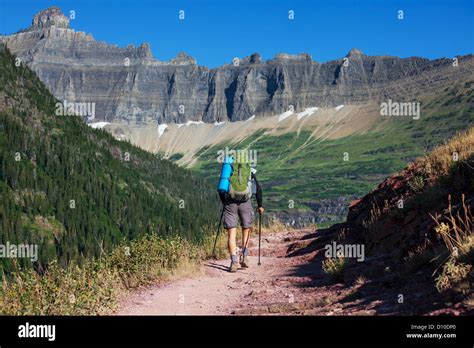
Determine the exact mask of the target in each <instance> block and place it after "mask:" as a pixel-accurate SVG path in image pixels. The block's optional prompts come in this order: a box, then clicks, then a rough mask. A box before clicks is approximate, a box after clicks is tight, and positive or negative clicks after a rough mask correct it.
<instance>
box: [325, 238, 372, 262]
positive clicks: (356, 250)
mask: <svg viewBox="0 0 474 348" xmlns="http://www.w3.org/2000/svg"><path fill="white" fill-rule="evenodd" d="M324 249H326V252H325V253H324V256H326V258H338V257H344V258H355V259H357V261H359V262H362V261H364V260H365V246H364V244H337V243H336V242H332V243H331V244H326V245H325V246H324Z"/></svg>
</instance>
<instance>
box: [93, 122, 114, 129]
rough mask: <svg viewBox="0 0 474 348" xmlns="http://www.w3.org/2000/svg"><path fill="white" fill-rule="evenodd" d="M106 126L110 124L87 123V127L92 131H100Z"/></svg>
mask: <svg viewBox="0 0 474 348" xmlns="http://www.w3.org/2000/svg"><path fill="white" fill-rule="evenodd" d="M108 124H110V122H94V123H88V124H87V125H88V126H89V127H91V128H94V129H102V128H104V127H105V126H107V125H108Z"/></svg>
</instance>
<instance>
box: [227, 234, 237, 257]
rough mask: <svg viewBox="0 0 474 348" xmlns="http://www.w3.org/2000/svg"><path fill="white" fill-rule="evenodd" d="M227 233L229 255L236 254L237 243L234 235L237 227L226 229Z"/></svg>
mask: <svg viewBox="0 0 474 348" xmlns="http://www.w3.org/2000/svg"><path fill="white" fill-rule="evenodd" d="M227 233H228V239H227V247H228V249H229V254H230V255H231V257H232V255H237V243H236V242H235V237H236V236H237V228H236V227H233V228H228V229H227Z"/></svg>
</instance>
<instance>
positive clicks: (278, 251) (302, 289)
mask: <svg viewBox="0 0 474 348" xmlns="http://www.w3.org/2000/svg"><path fill="white" fill-rule="evenodd" d="M309 233H310V231H308V230H306V231H305V230H302V231H295V232H280V233H273V234H269V235H264V236H262V255H263V256H262V265H261V266H258V265H257V256H251V257H250V262H251V266H250V268H248V269H240V270H239V271H238V272H237V273H229V272H228V271H227V269H228V266H229V261H228V260H219V261H207V262H205V263H204V264H203V266H202V272H201V274H199V275H197V276H196V277H193V278H187V279H182V280H178V281H175V282H171V283H169V284H164V285H157V286H154V287H151V288H148V289H145V290H141V291H139V292H136V293H134V294H132V295H131V296H130V297H128V298H127V299H125V301H124V302H123V303H122V305H121V309H120V310H119V312H118V314H120V315H227V314H271V313H275V314H277V313H279V314H282V313H285V314H291V313H294V314H297V313H302V312H306V311H308V310H310V309H311V308H312V307H313V305H314V302H315V291H314V289H313V288H312V287H308V285H311V283H312V282H313V281H314V278H315V277H316V278H317V277H318V272H321V271H320V267H317V265H316V264H315V263H314V262H311V263H308V258H312V256H313V257H314V254H313V255H303V256H295V257H285V256H286V255H287V252H288V248H289V247H290V246H291V245H293V244H294V243H295V241H299V240H300V239H301V238H303V236H308V234H309ZM309 237H311V235H309ZM254 239H255V237H254ZM311 239H312V238H308V237H306V239H305V240H306V241H310V240H311ZM251 254H252V255H257V250H256V246H255V241H253V244H251ZM319 276H320V277H323V275H322V274H319ZM326 292H327V291H326V290H325V289H324V288H319V289H318V296H317V297H316V299H319V301H320V300H321V299H322V298H326V297H327V293H326ZM328 293H332V290H331V291H329V292H328ZM325 301H326V302H327V303H326V304H329V302H332V301H328V300H327V299H326V300H325ZM318 307H321V306H320V305H319V306H318ZM321 309H322V308H321ZM334 310H336V312H337V309H335V308H332V309H330V308H327V310H326V312H327V313H326V314H329V315H331V314H332V313H335V311H334Z"/></svg>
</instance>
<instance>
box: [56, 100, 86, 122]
mask: <svg viewBox="0 0 474 348" xmlns="http://www.w3.org/2000/svg"><path fill="white" fill-rule="evenodd" d="M55 107H56V116H83V117H87V119H88V120H89V121H92V120H93V119H95V103H90V102H80V103H76V102H68V101H67V100H63V102H62V103H61V102H57V103H56V105H55Z"/></svg>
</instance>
